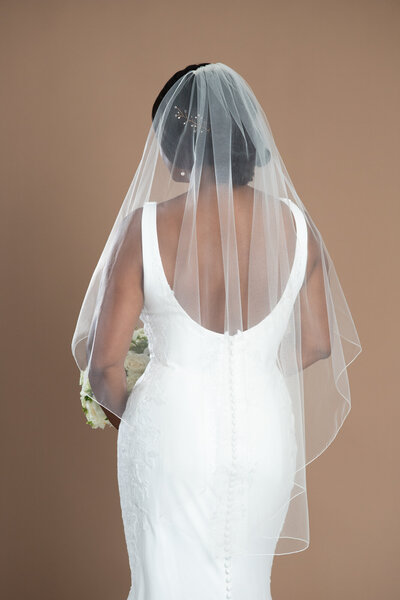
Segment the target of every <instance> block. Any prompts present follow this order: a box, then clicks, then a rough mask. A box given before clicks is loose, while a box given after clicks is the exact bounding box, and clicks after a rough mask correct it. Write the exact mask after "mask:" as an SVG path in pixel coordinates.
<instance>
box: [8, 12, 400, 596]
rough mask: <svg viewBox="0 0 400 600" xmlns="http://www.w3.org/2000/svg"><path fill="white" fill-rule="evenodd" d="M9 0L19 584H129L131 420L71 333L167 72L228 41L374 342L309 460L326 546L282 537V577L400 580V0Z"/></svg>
mask: <svg viewBox="0 0 400 600" xmlns="http://www.w3.org/2000/svg"><path fill="white" fill-rule="evenodd" d="M0 13H1V14H0V22H1V31H0V40H1V41H0V43H1V54H0V55H1V64H2V78H3V85H2V92H1V112H0V115H1V121H2V125H1V143H2V151H1V157H0V169H1V187H2V207H1V217H2V218H1V232H0V234H1V240H2V242H4V245H3V251H2V252H1V262H2V266H3V269H4V270H3V273H4V274H3V276H2V292H1V296H2V310H1V320H2V336H1V337H2V341H3V342H4V346H3V347H4V350H3V354H2V357H1V363H0V364H1V366H2V369H3V374H2V376H1V379H0V381H1V384H2V395H1V406H2V415H1V416H2V427H1V441H2V448H1V450H2V458H3V465H4V467H3V473H4V474H3V477H2V484H3V490H2V494H1V501H2V503H3V505H2V507H1V517H2V519H3V525H2V538H3V539H2V554H3V556H1V557H0V565H1V570H2V572H1V573H0V582H1V584H0V586H1V587H0V589H1V594H2V596H3V597H4V598H7V600H14V599H18V600H20V599H21V600H22V599H24V600H25V599H27V598H29V600H36V599H40V600H54V599H57V600H71V599H72V598H73V599H74V600H81V599H82V600H87V599H90V600H92V599H94V598H96V600H125V598H126V596H127V594H128V589H129V585H130V580H129V566H128V557H127V553H126V548H125V540H124V537H123V527H122V519H121V513H120V505H119V496H118V487H117V474H116V430H114V429H109V430H106V431H101V430H97V431H93V430H91V429H90V428H89V426H88V425H86V424H85V419H84V416H83V413H82V411H81V408H80V402H79V372H78V370H77V367H76V365H75V362H74V360H73V357H72V354H71V351H70V343H71V338H72V334H73V330H74V327H75V322H76V319H77V316H78V312H79V308H80V305H81V302H82V300H83V295H84V292H85V291H86V288H87V285H88V283H89V278H90V276H91V274H92V270H93V268H94V267H95V264H96V262H97V259H98V257H99V255H100V252H101V250H102V248H103V245H104V243H105V241H106V239H107V236H108V234H109V231H110V229H111V226H112V224H113V222H114V219H115V217H116V215H117V212H118V210H119V208H120V205H121V203H122V200H123V198H124V196H125V193H126V192H127V190H128V187H129V184H130V182H131V179H132V177H133V175H134V172H135V170H136V168H137V166H138V162H139V160H140V157H141V154H142V150H143V145H144V142H145V139H146V135H147V132H148V128H149V126H150V111H151V106H152V103H153V102H154V100H155V98H156V96H157V94H158V92H159V90H160V89H161V87H162V86H163V85H164V83H165V82H166V80H167V79H168V78H169V77H170V76H171V75H172V74H173V73H174V72H175V71H177V70H178V69H181V68H183V67H185V66H186V65H187V64H190V63H192V62H224V63H226V64H228V65H229V66H231V67H232V68H234V69H235V70H237V71H238V72H239V73H240V74H241V75H242V76H243V77H244V78H245V79H246V80H247V81H248V82H249V84H250V85H251V87H252V88H253V90H254V92H255V94H256V96H257V97H258V99H259V100H260V102H261V104H262V106H263V108H264V110H265V112H266V114H267V117H268V119H269V121H270V124H271V127H272V131H273V134H274V136H275V139H276V142H277V144H278V148H279V149H280V152H281V154H282V157H283V159H284V161H285V163H286V166H287V168H288V171H289V173H290V175H291V177H292V179H293V181H294V184H295V186H296V188H297V191H298V193H299V194H300V197H301V198H302V200H303V202H304V203H305V205H306V207H307V208H308V210H309V211H310V214H311V216H312V217H313V219H314V221H315V223H316V225H317V227H318V228H319V229H320V231H321V232H322V235H323V236H324V239H325V242H326V244H327V247H328V249H329V251H330V254H331V256H332V258H333V260H334V262H335V265H336V268H337V272H338V274H339V277H340V281H341V283H342V286H343V289H344V292H345V294H346V297H347V299H348V302H349V306H350V308H351V310H352V313H353V316H354V320H355V323H356V326H357V328H358V331H359V335H360V340H361V343H362V346H363V353H362V354H361V355H360V357H359V358H358V359H357V360H356V361H355V362H354V363H353V365H352V366H351V367H350V369H349V376H350V384H351V391H352V403H353V408H352V411H351V413H350V415H349V417H348V419H347V421H346V422H345V424H344V427H343V428H342V430H341V431H340V433H339V435H338V437H337V438H336V440H335V442H334V443H333V444H332V446H330V448H329V449H328V450H327V451H326V452H325V453H324V454H323V455H322V457H320V458H319V459H318V460H316V461H315V462H314V463H312V464H311V465H310V467H309V468H308V475H307V481H308V493H309V510H310V530H311V545H310V547H309V549H308V550H307V551H305V552H302V553H298V554H292V555H288V556H283V557H277V558H275V562H274V568H273V572H272V595H273V598H274V600H294V599H296V600H302V599H303V600H322V599H323V600H338V599H340V600H347V599H348V600H354V599H362V600H376V599H377V598H384V599H385V600H395V598H398V597H399V594H400V585H399V578H398V564H397V563H398V556H399V533H400V532H399V517H398V506H399V481H398V477H396V476H397V474H398V456H399V454H398V447H397V439H398V437H399V422H400V411H399V404H400V403H399V393H398V389H399V386H398V381H397V376H398V373H399V367H398V353H399V351H398V348H399V343H398V340H399V337H398V333H399V331H398V322H399V279H398V277H394V275H395V273H396V271H395V269H394V267H395V261H396V258H397V256H398V254H399V253H398V243H399V236H398V232H399V217H400V210H399V201H400V198H399V187H398V186H396V185H395V182H396V177H398V176H399V136H400V129H399V118H398V115H399V89H400V85H399V77H398V73H399V67H400V65H399V62H400V61H399V49H400V48H399V46H400V43H399V39H400V36H399V33H400V32H399V29H400V27H399V25H400V18H399V17H400V4H399V2H396V1H394V0H392V1H389V0H383V1H382V0H379V1H378V0H375V1H368V0H364V1H362V0H358V1H356V0H346V1H343V0H334V1H333V0H331V1H326V2H324V1H319V2H318V1H315V2H311V1H301V0H299V1H289V0H280V1H279V2H275V1H274V2H272V1H266V0H264V1H258V2H257V1H255V0H247V1H246V2H238V1H231V2H226V1H224V2H221V1H220V2H218V1H215V0H213V1H209V0H203V1H202V2H190V1H188V0H185V1H176V0H171V1H169V2H164V1H160V0H153V2H139V1H125V0H108V1H101V0H80V1H75V2H73V1H68V0H62V1H61V0H59V1H56V0H48V1H44V0H43V1H40V0H37V1H34V0H31V1H28V0H26V1H25V2H23V1H19V0H12V1H5V0H3V1H2V2H1V4H0ZM397 272H398V271H397ZM396 479H397V480H396ZM396 557H397V560H396ZM154 568H156V566H155V567H154ZM188 600H190V598H188ZM204 600H211V599H207V598H205V599H204ZM249 600H252V599H251V598H249Z"/></svg>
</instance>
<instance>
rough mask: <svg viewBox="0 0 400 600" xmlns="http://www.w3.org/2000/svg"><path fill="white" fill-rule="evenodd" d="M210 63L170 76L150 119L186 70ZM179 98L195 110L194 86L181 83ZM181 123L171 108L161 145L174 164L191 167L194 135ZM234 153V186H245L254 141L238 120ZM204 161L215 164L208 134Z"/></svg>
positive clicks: (253, 160)
mask: <svg viewBox="0 0 400 600" xmlns="http://www.w3.org/2000/svg"><path fill="white" fill-rule="evenodd" d="M209 64H211V63H200V64H193V65H188V66H187V67H185V68H184V69H181V70H180V71H177V72H176V73H175V74H174V75H172V77H171V78H170V79H168V81H167V83H166V84H165V85H164V87H163V88H162V90H161V91H160V93H159V94H158V96H157V98H156V100H155V102H154V104H153V108H152V111H151V118H152V120H153V121H154V118H155V115H156V112H157V109H158V107H159V106H160V104H161V102H162V100H163V98H164V96H165V95H166V94H167V92H168V90H169V89H170V88H171V87H172V86H173V85H174V84H175V82H176V81H178V79H180V78H181V77H183V75H185V74H186V73H189V72H190V71H195V70H196V69H198V68H199V67H203V66H206V65H209ZM176 100H177V102H178V103H179V106H180V107H181V108H182V110H188V107H189V106H190V107H191V110H192V111H195V110H196V107H195V105H194V104H195V100H194V98H193V95H192V86H191V85H187V86H186V85H185V86H182V88H181V90H179V92H178V93H177V95H176ZM180 125H181V124H180V122H179V121H178V120H177V119H176V118H173V111H171V115H168V116H167V118H166V121H165V125H164V132H163V133H164V135H163V139H162V140H161V147H162V150H163V152H164V154H165V155H166V157H167V158H168V159H169V160H170V161H171V162H172V160H173V159H175V164H178V167H179V168H183V169H189V170H190V169H191V168H192V166H193V152H192V149H193V146H192V143H193V142H192V138H191V137H190V136H187V137H184V134H183V135H182V133H181V129H180ZM179 136H181V141H180V147H179V150H178V155H177V156H175V155H176V140H178V139H179ZM231 155H232V164H231V172H232V185H233V186H238V185H246V184H247V183H249V181H251V180H252V179H253V176H254V167H255V164H256V151H255V148H254V145H253V143H252V142H251V140H250V138H249V136H248V135H247V134H246V132H245V137H244V136H243V133H242V132H241V131H240V129H239V127H238V126H237V125H236V123H235V121H234V120H232V139H231ZM204 163H205V164H210V165H213V164H214V159H213V151H212V140H211V136H210V135H207V137H206V142H205V154H204Z"/></svg>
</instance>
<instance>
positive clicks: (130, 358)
mask: <svg viewBox="0 0 400 600" xmlns="http://www.w3.org/2000/svg"><path fill="white" fill-rule="evenodd" d="M149 360H150V356H149V347H148V340H147V336H146V335H145V333H144V329H143V327H140V328H138V329H135V331H134V332H133V336H132V341H131V343H130V346H129V350H128V354H127V355H126V358H125V361H124V368H125V373H126V386H127V391H128V392H129V393H130V392H131V391H132V389H133V386H134V385H135V383H136V381H137V380H138V379H139V377H140V376H141V375H143V373H144V371H145V369H146V367H147V363H148V362H149ZM79 385H80V386H81V392H80V398H81V405H82V410H83V412H84V413H85V415H86V423H87V425H90V427H92V429H98V428H99V427H100V428H101V429H104V427H105V426H106V425H111V423H110V420H109V418H108V417H107V415H106V414H105V412H104V411H103V409H102V408H101V405H100V404H99V403H98V402H96V400H95V399H94V396H93V392H92V388H91V387H90V382H89V378H88V369H85V371H81V372H80V378H79Z"/></svg>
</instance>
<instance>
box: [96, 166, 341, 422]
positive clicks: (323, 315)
mask: <svg viewBox="0 0 400 600" xmlns="http://www.w3.org/2000/svg"><path fill="white" fill-rule="evenodd" d="M164 160H165V161H166V164H167V166H168V167H169V168H170V171H171V165H170V164H168V161H167V160H166V158H165V157H164ZM171 174H172V178H173V179H174V180H175V181H185V175H184V176H182V175H181V171H180V169H176V170H173V171H171ZM216 198H217V196H216V191H215V182H214V181H213V177H212V173H211V172H210V171H207V169H205V170H204V171H203V176H202V180H201V182H200V188H199V202H198V207H199V208H198V210H199V215H200V217H201V210H203V209H204V211H210V210H213V209H214V210H216ZM253 201H254V190H253V188H251V187H249V186H247V185H245V186H238V187H235V188H234V209H235V217H236V221H237V224H238V225H237V238H238V244H239V254H240V253H241V254H244V258H243V257H242V261H243V260H244V261H245V260H246V258H248V257H247V256H246V254H245V252H241V250H240V240H241V230H242V231H243V230H244V228H245V227H246V226H248V224H249V222H250V221H251V218H252V212H251V209H249V206H252V204H253ZM184 203H185V194H182V195H181V196H177V197H176V198H173V199H171V200H168V201H166V202H163V203H161V204H160V205H159V206H158V207H157V211H159V212H161V215H159V223H160V227H161V229H163V230H164V231H168V232H169V233H170V234H171V233H172V235H173V232H176V237H177V236H178V233H179V226H180V222H181V219H182V213H183V207H184ZM142 210H143V209H142V208H139V209H137V210H136V211H135V213H134V214H133V216H132V219H131V220H130V222H129V231H128V232H127V233H128V235H126V236H125V237H124V243H123V245H122V247H121V250H120V252H119V255H118V258H119V259H120V258H121V261H120V262H121V264H123V265H124V267H123V270H122V268H121V271H120V272H119V271H118V269H119V267H118V268H116V269H115V276H113V277H112V278H111V279H110V285H109V289H108V290H107V293H106V295H105V297H104V301H103V304H102V311H101V313H100V317H99V319H98V322H95V323H94V325H95V327H93V330H92V331H91V332H90V333H89V343H88V346H89V347H90V348H91V349H92V356H91V369H90V371H89V381H90V383H91V386H92V390H93V392H94V394H95V397H96V398H97V399H98V400H99V401H100V403H101V404H103V406H104V405H108V406H110V405H111V398H112V405H113V406H116V405H117V406H119V407H120V408H119V410H118V412H122V409H123V407H125V405H126V401H127V399H128V396H129V394H128V392H127V388H126V375H125V370H124V360H125V357H126V355H127V352H128V349H129V345H130V342H131V334H132V331H133V330H134V327H135V325H136V324H137V322H138V319H139V316H140V313H141V310H142V307H143V302H144V293H143V263H142V248H141V216H142ZM288 210H289V211H290V209H288ZM216 214H217V213H216ZM200 217H199V222H200ZM216 222H217V223H218V221H216ZM246 223H247V225H246ZM307 226H308V225H307ZM308 227H309V226H308ZM163 237H164V238H165V237H168V236H163V235H162V232H161V235H160V249H161V254H163V252H162V245H161V240H162V239H163ZM308 240H309V242H308V263H307V268H306V277H305V280H306V282H307V285H305V284H303V287H302V289H301V290H300V305H301V319H302V320H301V330H302V339H301V362H302V368H303V369H305V368H307V367H308V366H310V365H311V364H313V363H314V362H316V361H318V360H320V359H322V358H326V357H328V356H329V355H330V351H331V349H330V339H329V324H328V316H327V312H326V300H325V291H324V275H323V263H322V260H321V256H320V246H319V244H318V241H317V240H315V237H314V234H313V233H312V232H310V230H309V236H308ZM125 258H126V260H124V259H125ZM173 262H174V261H173V260H170V263H171V265H170V267H169V268H168V265H166V268H165V273H166V277H167V279H168V281H169V283H170V286H171V287H172V283H173V272H172V270H173ZM171 267H172V270H171ZM239 268H240V265H239ZM215 279H216V281H215V284H213V285H215V290H214V289H213V290H212V292H213V294H214V293H215V296H214V297H216V296H217V295H218V291H219V287H218V286H219V284H220V283H221V282H223V273H221V278H220V281H218V278H215ZM243 285H244V284H243ZM222 291H223V290H222ZM245 291H246V290H245V289H243V298H245V297H246V294H245ZM220 304H222V305H223V303H220ZM243 312H244V314H246V311H245V310H244V311H243ZM106 315H107V316H106ZM213 318H214V319H215V322H216V323H217V322H221V315H217V314H215V315H213ZM222 322H223V320H222ZM212 326H213V324H211V327H210V328H212ZM243 328H244V329H246V328H247V327H245V324H243ZM215 330H217V327H216V328H215ZM94 331H96V340H95V339H94V337H93V336H94ZM101 340H104V343H102V341H101ZM299 362H300V361H299ZM103 410H104V412H105V413H106V415H107V416H108V418H109V420H110V422H111V424H112V425H113V426H114V427H115V428H116V429H118V428H119V425H120V419H119V417H118V416H117V415H116V414H114V413H113V412H111V411H110V410H108V409H105V408H103Z"/></svg>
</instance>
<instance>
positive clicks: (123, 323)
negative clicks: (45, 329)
mask: <svg viewBox="0 0 400 600" xmlns="http://www.w3.org/2000/svg"><path fill="white" fill-rule="evenodd" d="M142 210H143V209H142V208H139V209H137V210H136V211H134V213H133V215H132V217H131V218H130V220H129V224H126V226H125V228H123V230H122V233H121V234H120V236H119V237H118V240H117V243H116V245H115V248H114V252H113V254H112V259H111V260H110V261H109V264H108V265H107V267H106V279H105V280H104V281H105V288H104V292H103V297H102V301H101V305H100V308H99V310H98V314H97V315H96V318H95V319H94V320H93V323H92V326H91V330H90V332H89V339H88V364H89V371H88V377H89V382H90V385H91V388H92V391H93V393H94V396H95V399H96V400H97V401H98V402H99V403H100V404H101V406H102V408H103V409H104V410H105V412H106V414H107V416H108V418H109V419H110V421H111V423H112V425H114V427H116V428H118V426H119V423H120V417H121V415H122V413H123V412H124V410H125V406H126V402H127V399H128V393H127V385H126V374H125V368H124V362H125V358H126V355H127V353H128V350H129V346H130V343H131V340H132V334H133V331H134V328H135V325H136V323H137V321H138V318H139V316H140V312H141V310H142V307H143V299H144V296H143V260H142V243H141V215H142ZM111 415H112V416H111ZM117 425H118V426H117Z"/></svg>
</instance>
